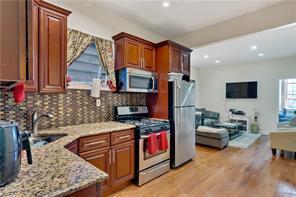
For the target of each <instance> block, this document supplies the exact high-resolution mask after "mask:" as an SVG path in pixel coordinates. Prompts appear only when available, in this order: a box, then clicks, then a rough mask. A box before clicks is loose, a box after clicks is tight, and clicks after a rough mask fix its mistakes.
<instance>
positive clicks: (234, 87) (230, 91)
mask: <svg viewBox="0 0 296 197" xmlns="http://www.w3.org/2000/svg"><path fill="white" fill-rule="evenodd" d="M226 98H233V99H236V98H237V99H239V98H252V99H254V98H257V81H250V82H236V83H226Z"/></svg>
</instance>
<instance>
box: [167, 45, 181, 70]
mask: <svg viewBox="0 0 296 197" xmlns="http://www.w3.org/2000/svg"><path fill="white" fill-rule="evenodd" d="M169 58H170V62H169V64H170V69H169V72H176V73H180V72H181V50H180V49H179V48H178V47H175V46H170V49H169Z"/></svg>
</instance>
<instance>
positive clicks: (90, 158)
mask: <svg viewBox="0 0 296 197" xmlns="http://www.w3.org/2000/svg"><path fill="white" fill-rule="evenodd" d="M99 157H101V155H97V156H93V157H89V158H86V161H89V160H92V159H97V158H99Z"/></svg>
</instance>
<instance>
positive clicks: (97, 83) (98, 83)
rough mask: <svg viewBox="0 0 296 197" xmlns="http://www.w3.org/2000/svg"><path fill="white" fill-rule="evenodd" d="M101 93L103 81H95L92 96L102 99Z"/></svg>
mask: <svg viewBox="0 0 296 197" xmlns="http://www.w3.org/2000/svg"><path fill="white" fill-rule="evenodd" d="M100 91H101V79H93V84H92V88H91V96H92V97H95V98H99V97H100Z"/></svg>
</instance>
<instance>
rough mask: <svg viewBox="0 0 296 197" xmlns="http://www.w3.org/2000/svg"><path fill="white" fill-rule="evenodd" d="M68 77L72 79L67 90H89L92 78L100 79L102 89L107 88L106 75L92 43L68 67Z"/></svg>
mask: <svg viewBox="0 0 296 197" xmlns="http://www.w3.org/2000/svg"><path fill="white" fill-rule="evenodd" d="M68 75H69V76H70V77H71V78H72V81H71V82H70V84H69V87H68V88H73V89H90V85H91V83H92V81H93V79H94V78H99V79H101V80H102V87H103V88H107V80H108V75H107V72H106V70H105V69H104V67H103V66H102V62H101V59H100V57H99V56H98V53H97V50H96V45H95V44H94V43H91V44H90V45H89V46H88V47H87V48H86V50H85V51H84V52H83V53H82V54H81V56H80V57H79V58H78V59H77V60H75V61H74V62H73V63H72V64H71V65H70V66H69V67H68ZM80 87H82V88H80Z"/></svg>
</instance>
